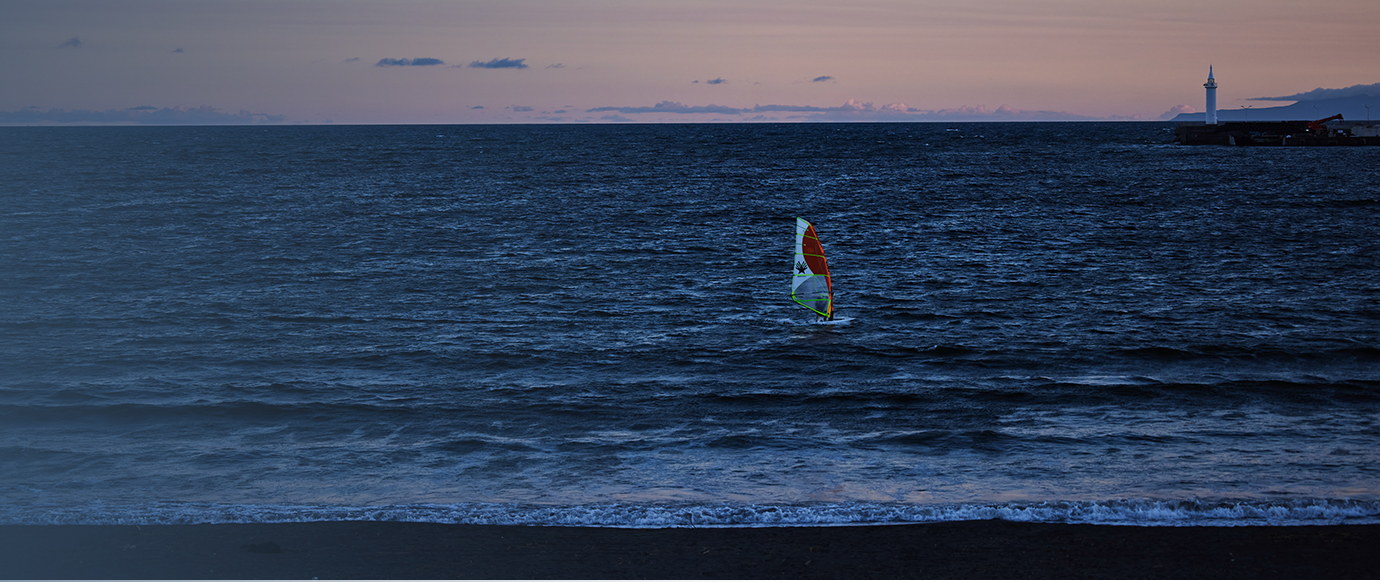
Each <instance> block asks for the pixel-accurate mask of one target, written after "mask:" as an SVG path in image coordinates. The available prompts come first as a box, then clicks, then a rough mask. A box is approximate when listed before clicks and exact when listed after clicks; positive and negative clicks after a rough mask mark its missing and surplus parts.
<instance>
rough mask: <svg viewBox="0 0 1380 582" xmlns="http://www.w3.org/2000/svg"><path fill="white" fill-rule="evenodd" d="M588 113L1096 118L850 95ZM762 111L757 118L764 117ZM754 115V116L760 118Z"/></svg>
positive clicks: (901, 118)
mask: <svg viewBox="0 0 1380 582" xmlns="http://www.w3.org/2000/svg"><path fill="white" fill-rule="evenodd" d="M585 111H586V112H588V113H597V112H601V111H614V112H618V113H621V114H624V115H637V114H648V113H660V114H675V115H688V114H717V115H747V114H765V113H794V114H802V115H792V116H789V118H791V119H799V120H804V121H1071V120H1088V119H1095V118H1092V117H1087V116H1082V115H1074V114H1072V113H1066V112H1063V111H1044V110H1025V109H1015V108H1013V107H1010V106H1007V105H1002V106H1001V107H998V108H996V109H995V110H993V109H988V108H987V107H985V106H982V105H978V106H976V107H973V106H967V107H958V108H952V109H938V110H932V109H916V108H913V107H909V106H907V105H906V104H905V103H888V104H886V105H880V106H879V105H874V104H873V103H864V102H860V101H858V100H856V99H849V100H848V101H846V102H845V103H844V104H843V105H839V106H837V107H815V106H813V105H756V106H753V107H748V108H743V109H738V108H734V107H726V106H722V105H713V104H711V105H685V104H684V103H679V102H676V101H662V102H660V103H657V104H656V105H653V106H651V107H595V108H593V109H587V110H585ZM761 117H762V116H761V115H758V117H757V118H761ZM757 118H753V119H757Z"/></svg>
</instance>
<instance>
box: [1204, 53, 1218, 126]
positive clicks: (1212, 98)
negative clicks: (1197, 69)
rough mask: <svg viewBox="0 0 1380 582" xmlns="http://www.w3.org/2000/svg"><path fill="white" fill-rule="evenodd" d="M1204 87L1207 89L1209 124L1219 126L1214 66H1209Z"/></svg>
mask: <svg viewBox="0 0 1380 582" xmlns="http://www.w3.org/2000/svg"><path fill="white" fill-rule="evenodd" d="M1203 87H1204V88H1205V89H1207V124H1208V125H1217V81H1214V80H1213V79H1212V65H1208V80H1207V82H1206V83H1203Z"/></svg>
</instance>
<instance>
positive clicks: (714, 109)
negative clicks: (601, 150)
mask: <svg viewBox="0 0 1380 582" xmlns="http://www.w3.org/2000/svg"><path fill="white" fill-rule="evenodd" d="M600 111H616V112H618V113H628V114H632V113H682V114H683V113H720V114H728V115H737V114H739V113H742V112H743V110H742V109H736V108H733V107H724V106H722V105H714V104H709V105H686V104H684V103H679V102H676V101H662V102H661V103H657V104H656V105H653V106H651V107H595V108H594V109H586V110H585V112H586V113H597V112H600Z"/></svg>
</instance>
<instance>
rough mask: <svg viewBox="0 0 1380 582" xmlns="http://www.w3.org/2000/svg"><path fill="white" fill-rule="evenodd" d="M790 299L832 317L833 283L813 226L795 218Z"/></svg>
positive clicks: (822, 247)
mask: <svg viewBox="0 0 1380 582" xmlns="http://www.w3.org/2000/svg"><path fill="white" fill-rule="evenodd" d="M791 299H793V300H794V301H795V302H796V303H799V304H800V305H801V306H803V307H804V308H806V309H809V310H810V311H813V312H815V313H817V314H819V315H820V316H821V317H828V318H832V317H833V316H834V284H833V282H831V281H830V280H829V262H828V261H826V260H825V259H824V246H823V245H821V244H819V234H817V233H816V232H815V225H813V224H810V223H809V222H808V221H806V220H805V219H803V218H796V219H795V274H794V276H793V277H792V278H791Z"/></svg>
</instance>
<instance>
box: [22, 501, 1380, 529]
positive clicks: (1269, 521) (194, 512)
mask: <svg viewBox="0 0 1380 582" xmlns="http://www.w3.org/2000/svg"><path fill="white" fill-rule="evenodd" d="M975 520H1003V521H1015V522H1032V523H1069V524H1096V525H1129V526H1148V527H1164V526H1170V527H1182V526H1213V527H1231V526H1247V525H1271V526H1286V525H1340V524H1376V523H1380V501H1377V500H1353V499H1289V500H1272V501H1260V500H1231V499H1222V500H1203V499H1183V500H1146V499H1121V500H1111V501H1069V502H1045V503H1029V504H1025V503H1001V504H952V505H903V504H877V503H831V504H817V505H773V504H741V505H735V504H720V505H712V504H694V505H679V504H665V505H637V504H626V505H625V504H591V505H574V506H548V505H530V504H505V503H458V504H411V505H384V506H369V507H363V506H338V505H253V504H242V505H241V504H236V505H231V504H213V503H155V504H149V505H144V506H139V507H117V506H111V505H106V504H104V503H100V502H96V503H91V504H87V505H82V506H71V507H61V508H59V507H47V508H32V507H31V508H20V507H16V506H12V505H8V506H0V524H6V525H188V524H218V523H298V522H319V521H397V522H420V523H447V524H466V525H528V526H577V527H619V528H649V529H650V528H694V527H828V526H853V525H903V524H918V523H940V522H953V521H975Z"/></svg>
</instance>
